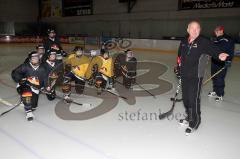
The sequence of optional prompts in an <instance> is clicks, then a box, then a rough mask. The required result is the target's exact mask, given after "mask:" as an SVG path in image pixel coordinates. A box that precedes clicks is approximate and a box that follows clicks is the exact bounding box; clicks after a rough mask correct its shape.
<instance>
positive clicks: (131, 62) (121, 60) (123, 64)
mask: <svg viewBox="0 0 240 159" xmlns="http://www.w3.org/2000/svg"><path fill="white" fill-rule="evenodd" d="M114 64H115V70H116V71H115V72H116V73H118V70H119V71H122V72H123V73H124V74H125V75H126V76H129V77H131V78H133V77H135V76H136V74H137V73H136V72H137V59H136V58H135V57H131V58H130V59H128V60H127V57H126V54H119V55H118V56H117V57H116V60H115V62H114Z"/></svg>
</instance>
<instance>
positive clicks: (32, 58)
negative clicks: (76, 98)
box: [12, 51, 49, 121]
mask: <svg viewBox="0 0 240 159" xmlns="http://www.w3.org/2000/svg"><path fill="white" fill-rule="evenodd" d="M45 75H46V71H45V69H44V67H43V66H40V58H39V54H38V53H37V52H36V51H33V52H31V53H30V54H29V62H28V63H23V64H21V65H20V66H18V67H17V68H16V69H14V70H13V71H12V79H13V80H14V81H15V82H16V83H18V84H17V91H18V93H19V94H20V95H21V99H22V102H23V104H24V109H25V112H26V118H27V120H28V121H32V120H33V118H34V115H33V113H32V111H34V110H36V108H37V106H38V96H39V90H40V89H42V88H46V90H49V88H48V86H47V78H46V76H45Z"/></svg>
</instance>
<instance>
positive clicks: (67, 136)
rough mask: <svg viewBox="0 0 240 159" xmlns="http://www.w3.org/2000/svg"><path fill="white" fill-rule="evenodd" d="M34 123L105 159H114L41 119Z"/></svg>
mask: <svg viewBox="0 0 240 159" xmlns="http://www.w3.org/2000/svg"><path fill="white" fill-rule="evenodd" d="M34 121H36V122H38V123H39V124H41V125H44V126H45V127H47V128H49V129H52V130H54V131H55V132H57V133H59V134H61V135H62V136H64V137H66V138H68V139H70V140H72V141H73V142H75V143H77V144H79V145H81V146H83V147H87V148H89V149H90V150H92V151H95V152H96V153H98V154H100V155H102V156H103V157H104V158H105V159H113V158H112V157H111V156H109V155H107V154H105V153H104V152H103V151H101V150H99V149H97V148H95V147H93V146H91V145H89V144H87V143H84V142H83V141H81V140H79V139H78V138H75V137H73V136H70V135H68V134H67V133H66V132H64V131H62V130H60V129H58V128H55V127H53V126H51V125H48V124H46V123H45V122H43V121H41V120H39V119H35V120H34Z"/></svg>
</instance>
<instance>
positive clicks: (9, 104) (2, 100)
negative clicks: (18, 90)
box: [0, 98, 13, 107]
mask: <svg viewBox="0 0 240 159" xmlns="http://www.w3.org/2000/svg"><path fill="white" fill-rule="evenodd" d="M0 103H3V104H4V105H6V106H11V107H12V106H13V105H12V104H11V103H9V102H8V101H6V100H4V99H2V98H0Z"/></svg>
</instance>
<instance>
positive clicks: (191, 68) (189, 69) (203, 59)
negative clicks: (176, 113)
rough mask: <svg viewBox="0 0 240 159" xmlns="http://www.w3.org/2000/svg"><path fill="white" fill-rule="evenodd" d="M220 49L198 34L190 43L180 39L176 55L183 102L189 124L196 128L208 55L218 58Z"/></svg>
mask: <svg viewBox="0 0 240 159" xmlns="http://www.w3.org/2000/svg"><path fill="white" fill-rule="evenodd" d="M221 52H222V51H221V50H220V49H219V48H218V47H217V46H216V45H215V44H214V43H213V42H211V41H210V40H208V39H207V38H204V37H202V36H199V37H198V38H196V39H195V40H194V41H193V42H192V43H189V42H188V38H185V39H183V40H182V41H181V43H180V46H179V53H178V56H179V57H180V59H181V64H180V71H181V78H182V96H183V104H184V106H185V109H186V113H187V116H188V118H187V119H188V120H189V126H190V127H191V128H194V129H197V128H198V126H199V125H200V123H201V110H200V92H201V86H202V80H203V76H204V73H205V67H206V65H207V62H208V55H210V56H212V57H213V58H215V59H218V56H219V54H220V53H221Z"/></svg>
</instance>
